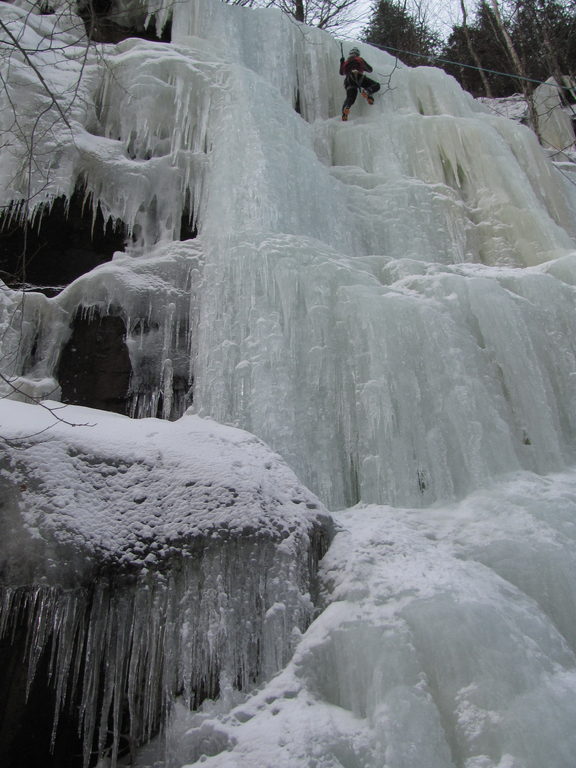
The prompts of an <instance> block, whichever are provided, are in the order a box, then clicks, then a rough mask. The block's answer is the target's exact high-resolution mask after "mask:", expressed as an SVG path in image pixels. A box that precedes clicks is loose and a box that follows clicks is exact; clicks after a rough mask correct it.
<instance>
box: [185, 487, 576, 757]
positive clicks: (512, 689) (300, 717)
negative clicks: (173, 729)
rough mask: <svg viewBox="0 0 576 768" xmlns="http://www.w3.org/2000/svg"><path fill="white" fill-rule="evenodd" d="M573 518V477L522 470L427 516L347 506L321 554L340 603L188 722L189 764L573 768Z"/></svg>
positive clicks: (575, 744)
mask: <svg viewBox="0 0 576 768" xmlns="http://www.w3.org/2000/svg"><path fill="white" fill-rule="evenodd" d="M575 514H576V476H575V475H574V473H573V472H571V473H567V474H564V475H555V476H550V477H548V478H545V479H543V478H540V477H537V476H535V475H530V474H518V475H514V476H511V477H508V478H506V480H505V481H504V482H501V483H499V484H496V485H491V486H488V487H486V488H485V489H484V490H483V491H481V492H478V493H477V494H474V495H473V496H470V497H468V498H466V499H465V500H463V501H462V502H460V503H458V504H454V505H449V506H436V507H434V508H431V509H427V510H415V509H400V508H391V507H376V506H363V505H359V506H358V507H356V508H354V509H350V510H346V511H344V512H341V513H338V514H337V515H336V516H335V517H336V520H337V522H338V523H339V524H340V525H341V526H342V529H343V530H342V531H341V532H340V533H338V534H337V536H336V538H335V540H334V543H333V544H332V547H331V549H330V551H329V553H328V555H327V556H326V557H325V558H324V561H323V576H324V583H325V586H326V587H327V588H329V590H330V594H331V599H332V602H331V604H330V605H329V606H328V607H327V608H326V610H325V611H324V612H323V613H322V615H321V616H320V617H319V618H318V619H317V620H316V622H315V623H314V624H313V625H312V626H311V627H310V629H309V630H308V631H307V633H306V634H305V636H304V638H303V640H302V641H301V643H300V645H299V646H298V649H297V650H296V653H295V655H294V657H293V659H292V661H291V662H290V664H289V665H288V666H287V667H286V669H285V670H284V671H283V672H282V673H281V674H280V675H279V676H277V677H276V678H275V679H274V680H273V681H271V682H270V683H269V684H268V685H267V686H265V687H264V688H263V690H262V691H260V692H258V693H256V694H254V695H253V696H252V697H250V698H249V699H248V700H247V701H245V702H243V703H242V704H240V705H237V706H236V707H235V708H233V709H232V710H231V711H230V712H229V713H228V714H226V715H221V716H219V717H214V716H211V715H210V713H209V712H207V713H205V714H198V715H194V716H192V717H191V718H190V720H189V722H188V730H187V731H185V735H184V736H181V737H180V741H179V743H180V745H181V749H182V750H183V751H182V752H181V753H180V755H181V758H185V755H186V749H187V750H188V754H189V755H192V757H191V758H190V757H189V763H192V764H197V763H196V762H195V761H198V764H201V765H203V766H204V765H205V766H210V768H240V767H241V766H246V765H257V766H269V765H277V766H280V767H281V768H292V766H310V765H314V766H321V767H322V768H339V767H340V766H342V765H345V766H347V768H362V767H364V768H365V767H367V766H370V767H372V766H386V768H408V767H410V768H412V767H413V766H427V768H428V767H430V768H457V767H458V768H460V767H462V768H504V767H506V768H541V766H542V765H552V766H554V768H570V766H572V765H573V762H574V757H573V755H574V749H575V747H576V736H575V734H574V729H573V727H572V725H573V723H574V718H575V717H576V704H575V700H574V686H575V685H576V656H575V654H574V651H575V650H576V620H575V619H576V613H575V594H576V593H575V591H574V584H573V582H574V573H575V568H576V559H575V554H574V539H575V536H576V527H575V525H574V519H575ZM179 726H180V728H184V727H185V726H184V723H182V721H181V722H180V723H179ZM210 735H212V740H210V738H209V737H210ZM204 738H206V740H205V741H203V739H204ZM182 745H183V746H182ZM202 753H203V754H204V755H206V756H207V757H204V758H203V759H202V760H198V758H199V756H200V754H202Z"/></svg>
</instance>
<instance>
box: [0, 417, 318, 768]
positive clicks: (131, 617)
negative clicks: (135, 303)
mask: <svg viewBox="0 0 576 768" xmlns="http://www.w3.org/2000/svg"><path fill="white" fill-rule="evenodd" d="M51 408H55V409H58V408H61V406H60V405H59V404H46V406H45V407H42V406H29V405H25V404H21V403H16V404H14V403H11V405H10V409H8V408H7V407H6V406H5V404H3V408H2V428H3V437H4V438H7V439H8V442H7V444H6V445H5V446H4V449H3V451H2V458H1V463H0V491H1V493H0V496H1V498H2V515H3V520H4V521H5V522H6V530H7V535H6V536H5V537H4V538H3V540H2V544H1V551H0V569H1V570H0V572H1V574H2V587H1V590H0V592H1V595H2V604H1V614H0V634H2V637H3V640H2V642H3V644H4V650H6V651H7V653H8V657H9V658H11V660H12V661H13V664H14V666H13V669H14V670H15V671H13V672H11V673H6V674H7V675H8V677H7V680H6V688H5V690H7V691H8V692H9V695H8V697H7V701H6V704H5V707H6V719H7V722H8V723H9V722H12V721H13V722H16V721H17V722H18V723H19V728H15V729H7V730H6V731H5V732H4V733H3V735H2V738H3V742H2V744H1V745H0V754H2V755H3V764H4V760H5V761H6V762H7V764H8V765H10V764H13V765H16V764H17V763H16V762H15V761H16V760H17V757H18V755H19V754H21V750H22V749H23V742H22V741H21V740H20V738H19V736H20V737H21V738H23V739H26V723H29V722H30V720H31V718H34V717H35V714H34V713H35V712H36V708H37V707H38V706H39V702H42V704H43V706H44V707H46V708H48V709H50V711H51V713H52V714H51V716H50V718H49V721H50V722H49V723H48V724H47V727H46V728H45V729H43V728H40V729H39V732H40V734H44V737H45V738H46V741H45V743H44V744H40V745H37V746H36V747H35V748H34V749H33V750H32V752H33V754H32V757H31V760H32V763H31V764H34V760H36V759H37V760H38V763H37V764H38V765H40V764H41V761H42V760H52V759H54V760H56V761H57V760H58V759H59V757H58V755H59V750H60V747H59V744H61V743H62V744H65V743H66V738H65V737H64V738H63V739H61V738H60V736H61V734H60V725H59V724H58V723H59V714H58V713H59V712H62V716H61V724H62V729H63V733H64V734H67V732H68V730H70V729H73V728H76V729H77V730H78V729H80V731H81V733H82V750H81V753H82V754H81V755H79V756H78V758H77V760H76V761H71V762H69V763H68V762H63V763H58V762H54V763H50V762H48V763H46V764H48V765H50V764H54V765H56V764H58V765H68V764H69V765H71V766H72V765H81V764H82V763H83V764H84V765H90V764H92V763H93V762H94V755H96V756H98V755H104V754H110V755H111V756H112V760H113V762H114V761H115V760H116V757H117V756H120V755H122V754H124V753H126V752H130V751H131V750H133V749H135V748H136V747H137V746H138V745H140V744H142V743H144V742H146V741H147V740H149V739H150V738H151V737H152V736H153V735H155V734H156V733H158V732H159V731H160V730H161V727H162V724H163V722H164V720H165V717H166V714H167V712H168V711H169V709H170V708H171V707H172V706H173V704H174V701H175V699H176V697H178V698H180V699H181V700H183V701H184V702H185V703H186V704H187V705H188V706H190V707H195V706H197V705H198V704H199V703H200V702H201V701H202V700H203V699H204V698H205V697H206V696H209V697H214V696H216V695H217V694H218V693H222V692H223V691H222V689H223V687H224V689H225V690H229V691H234V690H236V691H238V690H245V689H247V688H249V687H252V686H253V685H254V684H256V683H258V682H259V681H261V680H264V679H267V678H268V677H270V676H271V675H272V674H274V673H275V672H277V671H278V670H279V669H280V668H281V667H282V665H283V664H284V663H286V660H287V658H288V657H289V655H290V653H291V650H292V645H293V642H294V637H295V636H294V634H293V633H294V630H295V629H296V630H300V631H302V630H303V629H305V627H306V626H307V625H308V623H309V622H310V621H311V618H312V616H313V613H314V595H315V586H314V582H315V573H316V565H317V562H318V559H319V558H320V557H321V556H322V554H323V553H324V551H325V550H326V548H327V545H328V541H329V539H330V536H331V525H330V519H329V517H328V515H327V513H326V512H325V510H324V509H323V507H322V505H321V504H320V502H319V501H318V500H317V499H316V498H315V497H314V496H313V495H312V494H310V493H309V492H308V491H307V490H306V489H305V488H303V487H302V486H301V485H300V484H299V483H298V481H297V480H296V478H295V476H294V475H293V474H292V472H291V471H290V470H289V469H288V468H287V467H286V466H285V465H284V464H283V463H282V461H281V460H280V458H279V457H278V456H277V455H275V454H273V453H271V452H270V451H269V450H268V449H267V448H266V446H264V444H262V443H261V442H260V441H258V440H257V439H256V438H254V437H252V436H251V435H248V434H247V433H244V432H241V431H239V430H234V429H231V428H225V427H222V426H220V425H218V424H216V423H214V422H210V421H203V420H202V419H199V418H197V417H194V416H184V417H183V418H182V419H180V420H179V421H177V422H175V423H170V422H165V421H158V420H155V419H144V420H140V421H133V420H130V419H128V418H123V417H119V416H113V415H111V414H106V413H104V412H99V411H93V410H89V409H83V408H70V407H67V408H64V409H62V410H55V411H52V412H51V411H50V410H49V409H51ZM53 413H54V414H56V415H57V416H58V418H59V419H63V421H55V420H54V416H53V415H52V414H53ZM33 433H35V434H33ZM23 449H25V450H23ZM23 627H28V628H29V629H28V631H26V632H25V631H23ZM23 681H26V684H25V685H24V686H22V684H21V683H22V682H23ZM48 681H49V682H48ZM26 685H28V686H30V685H34V686H35V695H34V696H33V697H30V699H29V702H28V703H27V702H25V701H24V699H23V697H22V696H21V691H22V690H23V688H24V689H25V688H26ZM10 692H11V693H10ZM19 692H20V693H19ZM75 713H76V714H75ZM77 713H79V714H77ZM109 730H110V732H112V733H113V734H114V736H113V737H110V736H109V735H108V733H109ZM53 731H54V734H56V737H55V739H56V742H55V744H56V751H55V757H54V758H48V756H47V755H48V751H49V746H50V741H51V739H52V732H53ZM59 734H60V735H59ZM120 734H123V735H122V736H121V735H120ZM31 749H32V748H31ZM67 759H68V758H67Z"/></svg>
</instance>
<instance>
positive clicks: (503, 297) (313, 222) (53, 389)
mask: <svg viewBox="0 0 576 768" xmlns="http://www.w3.org/2000/svg"><path fill="white" fill-rule="evenodd" d="M135 8H136V9H137V8H138V6H135ZM152 10H153V9H152ZM2 11H3V13H6V14H8V16H9V18H10V20H11V23H12V24H13V25H14V26H15V28H16V27H17V25H18V24H21V23H22V19H21V18H20V16H19V15H18V14H20V13H21V12H20V11H18V9H15V8H11V9H10V10H9V11H6V10H5V9H2ZM131 12H133V13H136V10H134V9H132V11H131ZM138 12H139V13H142V12H143V11H142V9H141V8H140V10H139V11H138ZM150 12H152V11H150ZM48 18H51V17H48ZM46 23H47V22H46V21H44V17H36V16H34V17H28V18H27V26H26V27H25V30H26V34H32V32H34V34H37V35H38V34H41V33H42V31H43V27H42V25H45V24H46ZM172 28H173V42H172V44H170V45H168V44H158V43H156V44H155V43H149V42H146V41H142V40H134V39H133V40H126V41H124V42H122V43H120V44H118V45H117V46H108V47H106V46H104V47H101V48H99V49H98V50H97V51H93V50H91V49H88V51H86V49H85V48H83V47H82V44H81V41H80V43H79V44H78V45H77V46H76V48H74V47H73V48H72V50H73V51H75V54H74V56H72V59H73V61H74V62H76V61H77V60H78V58H79V57H80V54H81V52H83V55H84V59H85V65H86V66H85V69H86V72H87V73H88V74H87V76H85V77H83V78H82V80H81V81H80V85H79V86H78V87H79V89H80V91H81V95H82V98H81V99H78V100H77V101H73V102H72V105H71V114H72V115H73V117H74V122H73V124H72V125H71V127H70V128H68V127H67V126H65V125H64V126H63V125H59V126H58V135H57V136H54V135H53V133H51V134H50V135H49V136H48V137H47V138H45V139H42V141H44V142H45V143H46V144H47V146H49V147H52V144H55V145H56V146H57V147H58V157H59V160H58V163H57V170H56V171H55V172H54V173H53V174H52V173H51V172H49V168H51V167H52V166H49V168H48V167H46V168H45V169H44V171H43V173H40V171H38V173H36V171H35V170H34V171H33V173H32V176H31V184H32V186H33V187H34V188H35V189H37V193H36V194H37V195H38V199H43V198H47V199H49V198H50V195H53V194H56V193H57V192H66V191H67V190H68V193H69V190H70V188H73V187H74V186H75V185H76V184H77V183H82V184H84V185H85V189H86V194H87V196H88V199H89V200H90V199H91V200H92V203H93V204H95V203H96V202H98V203H99V204H100V206H101V208H102V210H103V211H104V212H105V215H109V216H112V217H117V218H120V219H122V220H123V221H124V222H125V224H126V226H127V228H128V231H129V233H130V242H129V243H128V244H127V251H126V252H127V256H124V257H122V258H119V259H116V260H115V262H113V265H111V266H109V267H104V268H101V269H100V270H98V269H97V270H95V271H94V272H93V273H91V274H90V275H88V276H85V277H84V278H81V279H80V280H79V281H78V283H77V284H75V285H73V286H71V287H70V289H69V290H68V291H65V292H64V293H63V294H62V296H61V297H57V298H56V299H53V300H51V301H49V302H44V306H43V308H42V309H41V310H40V308H39V304H40V301H39V300H33V301H32V300H27V301H28V306H27V307H25V308H24V310H23V317H25V320H24V323H25V325H26V327H27V328H28V327H29V328H30V339H31V340H32V341H31V343H30V345H27V344H26V343H25V344H22V345H20V346H19V347H18V351H17V352H16V353H15V354H14V356H13V357H12V358H11V363H10V364H9V366H7V368H6V372H7V373H8V375H10V376H14V377H16V378H17V380H18V382H19V387H20V388H21V390H22V392H42V393H44V394H48V393H49V392H50V393H51V394H50V395H49V396H50V397H54V396H57V393H58V388H57V387H58V383H57V382H56V381H54V370H55V360H57V357H58V354H59V350H60V349H61V348H62V345H63V344H64V343H65V341H66V338H67V336H66V328H65V327H64V328H63V327H62V325H61V324H60V323H56V324H55V325H54V326H53V330H52V326H51V327H50V328H49V327H48V326H49V322H50V321H49V318H53V316H54V315H55V314H56V315H58V316H59V317H66V316H68V317H70V315H73V313H74V311H75V308H77V307H80V308H81V310H82V311H83V312H91V311H93V309H94V308H95V307H98V309H99V311H102V308H104V309H105V310H107V311H113V312H114V313H116V314H120V315H122V317H123V318H124V320H125V324H126V327H127V333H128V346H129V350H130V357H131V360H132V367H133V377H132V386H131V392H130V398H131V404H130V413H132V414H134V415H139V416H147V415H156V414H157V413H159V414H160V415H164V416H171V415H172V416H177V415H179V413H181V412H182V409H183V408H185V407H186V406H188V405H190V403H191V402H194V407H195V408H196V409H197V411H198V413H201V414H204V415H209V416H211V417H213V418H216V419H218V420H220V421H224V422H231V423H234V424H238V425H239V426H243V427H245V428H247V429H250V430H252V431H254V432H255V433H256V434H258V435H260V436H262V437H263V438H265V439H266V440H267V441H269V442H270V443H271V444H272V445H273V446H274V447H275V448H276V449H277V450H279V451H280V452H281V453H282V454H283V455H284V456H286V457H287V459H288V460H289V462H290V463H291V465H292V466H293V467H294V468H295V469H296V470H297V471H298V472H299V474H300V476H302V477H303V479H304V480H305V481H306V482H307V483H308V484H309V485H310V486H311V487H312V488H313V489H314V490H315V491H317V492H318V493H320V494H321V495H322V497H323V498H324V499H325V500H326V501H327V502H328V503H329V504H330V505H332V506H343V505H345V504H349V503H353V502H355V501H357V500H358V499H360V498H362V499H363V500H366V501H389V502H392V503H409V504H417V505H418V504H427V503H429V502H430V501H433V500H434V499H441V498H446V497H451V496H454V495H456V496H457V495H459V494H462V493H465V492H466V491H467V490H468V489H470V488H474V487H477V486H478V485H479V484H481V483H482V482H483V481H484V479H486V478H488V477H490V476H492V475H493V474H494V473H497V472H498V471H502V470H504V471H505V470H513V469H515V468H518V467H524V468H527V469H534V470H537V471H545V470H547V469H549V468H551V467H557V466H561V465H562V458H561V457H562V456H564V455H567V454H569V453H570V452H571V450H572V444H573V436H574V433H573V419H572V416H571V414H572V413H573V412H574V407H573V386H572V379H571V376H572V370H573V367H572V366H573V358H574V343H573V339H574V333H573V327H572V315H571V314H570V313H568V314H566V313H565V312H564V311H563V309H561V308H560V305H563V306H564V307H565V308H568V307H569V306H570V305H571V303H572V301H573V287H572V283H573V274H574V266H573V265H574V257H573V255H572V253H573V251H572V249H573V244H574V242H573V236H574V220H575V219H574V213H575V197H574V187H573V184H572V183H571V180H570V179H569V178H567V177H566V176H565V175H564V176H563V175H561V174H559V173H558V172H557V171H556V170H555V168H554V167H553V165H552V164H551V163H550V162H549V160H548V159H547V157H546V155H545V154H544V152H543V151H542V150H541V149H540V148H539V147H538V145H537V142H536V139H535V137H534V135H533V134H532V133H531V132H530V131H529V130H528V129H526V128H524V127H522V126H519V125H517V124H516V123H513V122H512V121H508V120H505V119H502V118H499V117H495V116H493V115H491V114H489V113H488V112H487V111H486V110H485V109H484V108H483V107H482V106H481V105H479V104H477V103H476V102H474V100H473V99H472V98H471V97H470V96H469V95H467V94H465V93H463V92H462V91H461V90H460V89H459V87H458V86H457V85H456V83H455V81H453V80H452V79H450V78H448V77H447V76H445V75H444V74H443V73H441V72H440V71H438V70H435V69H431V68H418V69H410V68H407V67H404V66H403V65H402V64H400V63H398V62H397V61H395V60H394V59H393V58H392V57H390V56H389V55H387V54H385V53H383V52H381V51H378V50H376V49H371V48H370V47H368V46H364V47H363V49H362V50H363V53H364V55H365V56H366V58H367V59H368V60H369V61H370V62H371V63H372V65H373V66H374V69H375V76H376V77H377V78H378V79H379V80H380V82H381V83H382V86H383V87H382V91H381V94H380V95H379V97H378V99H377V102H376V104H375V105H374V107H371V108H369V107H368V105H367V104H365V103H359V104H357V105H355V107H354V110H353V117H352V120H351V121H350V124H349V125H343V124H342V123H341V122H340V121H339V110H340V102H341V99H342V96H343V89H342V83H341V78H339V76H338V74H337V71H338V59H339V55H340V48H339V45H338V43H337V41H336V40H334V39H333V38H332V37H331V36H329V35H327V34H325V33H322V32H320V31H318V30H314V29H308V28H305V27H302V26H301V25H298V24H295V23H294V22H292V21H290V20H289V19H288V18H287V17H285V16H283V15H282V14H280V13H279V12H277V11H273V10H272V11H266V10H255V11H247V10H246V9H243V8H238V7H230V6H227V5H226V4H222V3H217V2H194V3H181V2H179V3H177V4H176V5H175V7H174V12H173V26H172ZM29 29H30V30H32V31H29ZM44 33H45V32H44ZM95 54H97V55H95ZM38 55H39V56H40V54H38ZM42 55H47V54H42ZM84 59H82V61H84ZM14 71H15V72H16V73H20V71H21V70H20V68H17V67H16V66H14ZM75 76H76V71H75V70H74V68H72V69H71V70H70V72H69V73H68V74H67V78H68V79H67V80H66V81H65V82H64V81H62V73H61V70H60V69H54V70H52V69H49V68H48V69H47V70H46V77H48V78H49V79H50V78H52V79H51V80H49V81H50V82H54V83H55V85H57V84H58V83H59V82H61V81H62V84H63V86H65V87H64V88H63V93H64V92H66V93H67V92H68V91H69V90H70V89H71V85H72V84H74V83H75V82H76V80H75ZM58 78H60V80H58ZM32 79H34V78H32ZM35 89H36V91H42V88H41V86H40V85H39V84H38V83H37V82H36V83H35ZM41 95H42V94H40V95H38V93H36V92H35V91H34V89H32V90H31V92H30V96H29V100H30V106H31V107H32V106H34V105H37V103H38V99H40V98H41ZM296 105H298V107H299V110H300V114H298V113H297V112H296V111H295V106H296ZM54 130H55V129H54ZM71 136H73V141H71V140H70V139H71ZM18 151H20V150H19V149H18V142H16V143H15V147H14V148H11V149H10V152H11V153H12V155H16V154H17V153H18ZM41 157H44V155H43V154H42V156H41ZM12 159H13V158H12ZM6 162H8V161H6ZM41 162H43V161H41ZM3 174H4V175H3V178H7V174H8V171H3ZM14 178H15V177H14ZM46 180H48V183H47V185H46ZM15 183H16V182H15V181H13V183H12V182H11V184H12V186H8V187H7V188H6V192H5V194H6V195H7V196H8V197H9V198H12V199H18V196H20V197H22V196H23V195H24V194H25V190H24V189H23V188H22V187H21V186H20V187H19V188H18V189H15V187H14V184H15ZM35 199H36V198H35ZM183 217H184V218H185V219H186V220H189V221H191V222H193V224H194V225H196V226H197V227H198V233H199V235H198V237H197V238H196V240H194V241H188V242H187V243H182V244H179V243H178V242H177V239H178V237H179V232H180V226H181V220H182V218H183ZM143 259H144V261H143ZM557 259H561V264H562V267H561V268H558V269H556V268H555V266H554V265H555V264H556V263H560V262H557V261H556V260H557ZM155 260H156V261H155ZM168 262H170V263H171V264H175V263H176V262H178V264H179V265H180V266H179V267H178V268H176V267H175V266H172V267H170V268H169V271H170V275H169V276H167V272H165V270H166V269H167V266H166V265H167V263H168ZM144 263H145V264H146V266H143V265H144ZM540 265H541V266H540ZM547 265H550V266H547ZM526 267H528V269H526ZM143 271H145V272H146V274H147V277H146V278H144V277H143ZM568 274H570V275H571V276H570V277H567V275H568ZM120 285H121V286H122V291H121V292H120V291H118V290H116V288H117V287H118V286H120ZM115 286H116V287H115ZM536 286H538V287H536ZM551 295H552V296H553V297H554V298H553V300H552V305H551V304H550V298H549V296H551ZM7 300H9V301H11V302H16V303H17V301H18V300H17V299H16V298H14V297H10V298H9V299H7ZM61 310H63V311H64V314H62V313H61ZM533 310H534V311H533ZM6 317H7V318H8V319H7V320H5V322H6V323H7V324H8V325H9V324H10V317H14V318H19V317H20V311H17V312H16V314H15V315H14V314H12V315H10V314H8V315H7V316H6ZM560 318H561V319H560ZM13 324H14V323H13ZM383 328H386V331H385V332H383V331H382V329H383ZM37 336H39V337H41V338H43V339H44V338H45V339H46V345H47V347H48V348H49V349H50V351H49V352H47V351H46V352H45V351H43V350H44V347H42V348H41V349H40V351H39V350H38V347H37V346H34V339H35V338H36V337H37ZM31 350H33V352H34V354H33V355H31ZM175 378H178V380H179V381H180V382H182V381H184V382H185V389H186V390H187V395H186V398H184V399H182V398H180V399H179V400H178V402H177V403H176V404H175V397H176V396H175V394H174V391H175V390H174V381H175ZM528 382H530V384H529V385H528ZM532 386H534V387H536V389H537V391H538V402H539V405H540V407H539V408H538V409H534V408H533V406H532V401H533V397H534V391H533V390H532V389H531V387H532ZM558 393H562V394H561V397H560V398H558V397H557V395H558ZM159 402H162V403H163V406H162V410H161V411H159V410H158V403H159Z"/></svg>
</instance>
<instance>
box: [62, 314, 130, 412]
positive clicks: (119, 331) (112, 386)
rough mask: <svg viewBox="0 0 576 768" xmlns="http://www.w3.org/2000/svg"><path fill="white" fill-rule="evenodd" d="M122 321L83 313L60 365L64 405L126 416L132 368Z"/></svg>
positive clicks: (77, 320) (76, 320)
mask: <svg viewBox="0 0 576 768" xmlns="http://www.w3.org/2000/svg"><path fill="white" fill-rule="evenodd" d="M125 339H126V326H125V324H124V321H123V320H122V318H121V317H117V316H113V315H105V316H101V315H99V314H98V313H96V314H90V315H88V316H87V315H85V314H83V313H82V311H81V310H79V311H78V312H77V313H76V315H75V317H74V320H73V330H72V336H71V337H70V339H69V340H68V343H67V344H66V345H65V347H64V349H63V350H62V354H61V356H60V361H59V364H58V371H57V378H58V381H59V382H60V386H61V388H62V402H63V403H69V404H72V405H86V406H89V407H90V408H100V409H101V410H104V411H113V412H114V413H122V414H125V413H126V404H127V397H128V388H129V385H130V375H131V373H132V366H131V363H130V356H129V354H128V347H127V346H126V340H125Z"/></svg>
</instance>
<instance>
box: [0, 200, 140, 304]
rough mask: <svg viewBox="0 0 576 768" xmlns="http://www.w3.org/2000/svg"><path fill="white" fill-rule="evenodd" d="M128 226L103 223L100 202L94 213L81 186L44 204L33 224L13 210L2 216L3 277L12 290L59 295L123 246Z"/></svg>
mask: <svg viewBox="0 0 576 768" xmlns="http://www.w3.org/2000/svg"><path fill="white" fill-rule="evenodd" d="M126 240H127V236H126V230H125V227H124V224H123V223H122V222H121V221H119V220H116V221H114V222H112V221H111V220H110V219H109V220H108V221H106V222H105V221H104V217H103V215H102V211H101V209H100V206H99V205H98V206H97V207H96V212H95V214H94V212H93V210H92V206H91V205H90V204H89V203H88V202H87V201H86V200H85V198H84V192H83V190H82V189H77V190H76V191H75V192H74V194H73V195H72V197H71V199H70V201H67V200H66V198H65V197H64V196H62V197H58V198H56V199H55V200H54V201H53V203H52V204H51V205H47V204H46V205H44V206H42V208H41V210H39V211H38V212H37V213H36V215H35V216H34V219H33V221H32V222H28V223H25V222H23V221H21V220H19V216H18V215H17V214H16V212H15V210H14V209H12V210H11V211H7V212H6V213H5V214H3V215H2V216H0V279H2V280H3V281H4V282H5V283H6V284H7V285H8V286H9V287H10V288H14V289H16V290H17V289H20V288H28V289H36V290H42V292H43V293H46V294H47V295H49V296H53V295H55V294H57V293H58V292H59V291H60V290H62V288H64V287H65V286H66V285H69V284H70V283H71V282H72V281H73V280H75V279H76V278H77V277H80V275H84V274H86V273H87V272H90V271H91V270H92V269H94V267H97V266H98V265H99V264H103V263H104V262H107V261H110V260H111V259H112V256H113V254H114V252H115V251H121V250H124V245H125V243H126Z"/></svg>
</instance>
